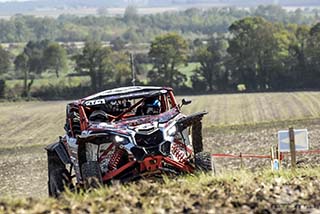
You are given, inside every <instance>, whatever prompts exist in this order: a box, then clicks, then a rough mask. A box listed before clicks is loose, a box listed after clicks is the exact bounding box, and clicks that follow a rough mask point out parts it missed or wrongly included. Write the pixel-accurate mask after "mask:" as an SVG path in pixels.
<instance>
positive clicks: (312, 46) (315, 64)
mask: <svg viewBox="0 0 320 214" xmlns="http://www.w3.org/2000/svg"><path fill="white" fill-rule="evenodd" d="M309 35H310V36H309V37H307V38H308V40H307V44H306V46H307V47H306V51H305V52H306V53H305V55H306V56H305V57H306V59H307V65H308V70H307V72H305V73H304V74H303V75H304V76H303V77H304V78H305V79H306V80H307V81H306V87H308V88H319V78H320V23H318V24H316V25H314V26H313V27H312V28H311V29H310V34H309Z"/></svg>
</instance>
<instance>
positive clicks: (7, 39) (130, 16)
mask: <svg viewBox="0 0 320 214" xmlns="http://www.w3.org/2000/svg"><path fill="white" fill-rule="evenodd" d="M318 13H319V11H318V10H317V9H314V10H312V11H303V10H301V9H297V10H295V11H286V10H284V9H282V8H281V7H280V6H276V5H269V6H259V7H257V8H252V9H250V10H248V9H237V8H234V7H226V8H211V9H207V10H203V9H196V8H191V9H187V10H185V11H175V12H165V13H158V14H150V15H139V13H138V9H137V8H135V7H133V6H129V7H127V8H126V10H125V13H124V15H123V16H115V17H111V16H109V15H108V12H107V10H106V11H100V12H99V15H97V16H93V15H91V16H85V17H78V16H75V15H61V16H59V17H58V18H56V19H55V18H48V17H34V16H24V15H19V14H18V15H15V16H13V17H11V18H10V19H9V20H4V19H2V20H0V29H1V31H0V41H1V42H2V43H13V42H28V41H31V40H32V41H34V40H45V39H48V40H52V41H60V42H70V41H85V40H87V39H94V40H101V41H112V40H115V39H117V38H120V39H122V40H124V41H125V42H150V41H152V40H153V38H154V37H155V36H156V35H159V34H162V33H166V32H171V31H174V32H178V33H180V34H183V35H184V36H185V37H186V38H188V39H195V38H199V37H207V36H210V35H212V34H213V33H217V32H220V33H226V32H227V31H228V27H229V26H230V25H231V24H232V23H233V22H234V21H236V20H238V19H242V18H244V17H248V16H261V17H263V18H265V19H266V20H268V21H271V22H281V23H284V24H288V23H296V24H313V23H314V22H315V21H317V20H319V14H318ZM114 29H117V30H114Z"/></svg>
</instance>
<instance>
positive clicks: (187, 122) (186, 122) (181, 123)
mask: <svg viewBox="0 0 320 214" xmlns="http://www.w3.org/2000/svg"><path fill="white" fill-rule="evenodd" d="M206 114H208V112H198V113H195V114H191V115H189V116H187V117H184V118H181V119H179V120H178V121H177V126H178V131H180V132H181V131H183V130H185V129H186V128H187V127H189V126H192V125H193V124H194V123H195V122H199V121H201V120H202V118H203V116H204V115H206Z"/></svg>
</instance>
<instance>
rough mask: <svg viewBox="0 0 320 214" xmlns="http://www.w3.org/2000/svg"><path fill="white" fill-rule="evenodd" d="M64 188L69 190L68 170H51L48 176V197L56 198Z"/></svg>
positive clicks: (69, 178) (69, 177)
mask: <svg viewBox="0 0 320 214" xmlns="http://www.w3.org/2000/svg"><path fill="white" fill-rule="evenodd" d="M65 188H71V176H70V173H69V172H68V170H66V169H63V168H60V169H55V170H52V171H51V172H50V174H49V189H50V191H49V192H50V196H52V197H55V198H58V197H59V196H60V195H61V194H62V193H63V192H64V191H65Z"/></svg>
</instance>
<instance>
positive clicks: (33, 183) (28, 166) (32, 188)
mask: <svg viewBox="0 0 320 214" xmlns="http://www.w3.org/2000/svg"><path fill="white" fill-rule="evenodd" d="M0 151H1V152H0V180H1V188H0V195H1V196H5V195H10V196H23V197H26V196H28V197H31V196H32V197H36V198H37V197H42V196H46V195H47V182H46V180H47V169H46V166H47V164H46V155H45V154H46V152H45V151H44V149H43V147H42V146H33V147H24V148H11V149H0Z"/></svg>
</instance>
